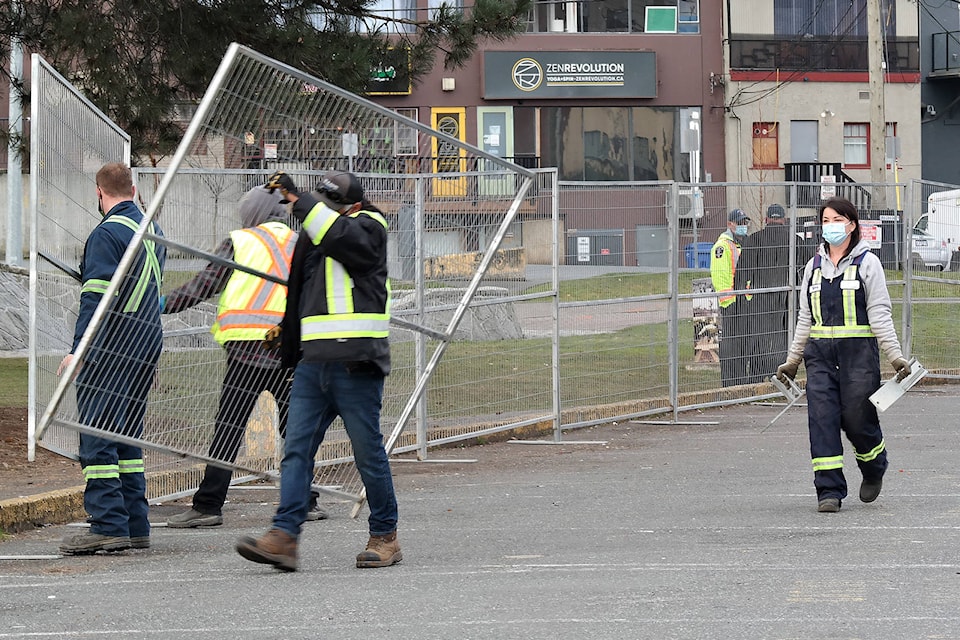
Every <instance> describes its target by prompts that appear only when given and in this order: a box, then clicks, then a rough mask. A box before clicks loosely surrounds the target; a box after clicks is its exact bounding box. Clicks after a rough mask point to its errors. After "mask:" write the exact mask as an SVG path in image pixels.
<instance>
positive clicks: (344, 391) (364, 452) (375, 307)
mask: <svg viewBox="0 0 960 640" xmlns="http://www.w3.org/2000/svg"><path fill="white" fill-rule="evenodd" d="M267 186H268V187H270V188H272V189H277V190H278V191H279V192H280V193H282V194H283V196H284V197H285V198H286V199H288V200H289V201H290V202H292V203H293V209H292V212H293V215H294V216H295V217H296V218H297V219H298V220H300V221H301V222H302V224H303V231H302V232H301V234H300V239H299V240H298V242H297V248H296V251H295V252H294V257H293V264H292V265H291V268H290V304H289V305H288V309H287V313H286V315H285V316H284V319H283V325H282V327H283V330H282V333H281V336H280V337H281V351H282V352H283V354H284V357H285V360H286V359H289V361H295V362H296V370H295V372H294V376H293V390H292V391H291V394H290V424H289V427H288V429H287V442H286V446H285V447H284V450H283V462H282V463H281V465H280V504H279V505H278V506H277V510H276V513H275V514H274V516H273V526H272V527H271V528H270V529H269V530H268V531H267V532H266V533H265V534H263V535H262V536H260V537H259V538H254V537H252V536H244V537H243V538H240V539H239V540H238V541H237V545H236V549H237V553H239V554H240V555H241V556H243V557H244V558H246V559H247V560H250V561H251V562H258V563H260V564H269V565H273V566H274V567H276V568H278V569H280V570H282V571H296V570H297V564H298V546H299V542H300V534H301V532H302V529H301V525H302V524H303V520H304V514H305V513H306V510H307V498H308V495H307V491H308V489H309V488H310V483H311V481H312V479H313V474H314V471H313V469H314V458H315V457H316V455H317V451H318V449H319V447H320V445H321V444H323V439H324V436H325V435H326V432H327V428H328V427H329V426H330V425H331V424H332V423H333V421H334V420H335V419H336V418H337V417H338V416H339V417H340V418H341V419H342V421H343V428H344V430H345V431H346V432H347V436H348V437H349V438H350V445H351V447H352V448H353V460H354V463H355V464H356V467H357V471H358V472H359V473H360V478H361V479H362V480H363V488H364V490H365V491H366V498H367V504H368V505H369V506H370V515H369V517H368V518H367V529H368V531H369V533H370V537H369V539H368V541H367V546H366V548H365V549H364V550H363V551H361V552H360V553H359V554H357V564H356V566H357V568H358V569H370V568H380V567H389V566H391V565H394V564H396V563H398V562H400V561H401V560H402V559H403V554H402V553H401V551H400V542H399V540H398V539H397V521H398V517H399V516H398V511H397V498H396V493H395V492H394V487H393V477H392V475H391V473H390V460H389V459H388V457H387V451H386V449H385V447H384V443H383V432H382V431H381V425H380V409H381V407H382V405H383V385H384V380H385V378H386V376H387V375H389V373H390V278H389V277H388V271H387V221H386V218H384V215H383V213H382V212H381V211H380V210H379V209H377V207H376V206H374V205H373V204H372V203H371V202H370V201H369V200H367V198H366V197H365V195H364V189H363V186H362V185H361V184H360V181H359V180H358V179H357V177H356V176H355V175H354V174H352V173H347V172H338V171H334V172H330V173H328V174H326V175H324V177H323V180H322V181H321V182H320V185H319V186H318V187H317V188H316V190H315V191H313V192H309V191H303V192H301V191H300V190H298V189H297V186H296V184H295V183H294V182H293V179H292V178H291V177H290V176H289V175H287V174H286V173H284V172H283V171H278V172H277V173H275V174H273V175H272V176H270V179H269V180H268V181H267Z"/></svg>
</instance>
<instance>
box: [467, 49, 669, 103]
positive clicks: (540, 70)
mask: <svg viewBox="0 0 960 640" xmlns="http://www.w3.org/2000/svg"><path fill="white" fill-rule="evenodd" d="M483 97H484V98H485V99H503V98H507V99H523V98H534V97H536V98H656V97H657V56H656V53H654V52H653V51H536V52H529V51H486V52H484V54H483Z"/></svg>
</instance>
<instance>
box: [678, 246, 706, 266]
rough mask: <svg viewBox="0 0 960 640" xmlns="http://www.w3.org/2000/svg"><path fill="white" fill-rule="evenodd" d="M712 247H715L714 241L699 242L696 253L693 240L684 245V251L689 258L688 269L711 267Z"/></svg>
mask: <svg viewBox="0 0 960 640" xmlns="http://www.w3.org/2000/svg"><path fill="white" fill-rule="evenodd" d="M711 249H713V243H712V242H698V243H697V246H696V255H694V246H693V243H692V242H691V243H690V244H688V245H687V246H686V247H684V249H683V253H684V255H685V256H686V259H687V269H709V268H710V250H711Z"/></svg>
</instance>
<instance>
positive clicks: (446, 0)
mask: <svg viewBox="0 0 960 640" xmlns="http://www.w3.org/2000/svg"><path fill="white" fill-rule="evenodd" d="M444 5H446V6H447V8H448V9H451V10H453V11H455V12H456V13H463V0H427V9H428V10H429V15H430V19H431V20H433V19H435V18H436V16H437V11H438V10H439V9H440V8H441V7H443V6H444Z"/></svg>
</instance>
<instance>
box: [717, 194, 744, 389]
mask: <svg viewBox="0 0 960 640" xmlns="http://www.w3.org/2000/svg"><path fill="white" fill-rule="evenodd" d="M749 225H750V218H749V216H747V214H746V213H744V212H743V210H742V209H734V210H732V211H731V212H730V213H729V215H728V216H727V229H726V231H724V232H723V233H721V234H720V237H719V238H717V241H716V242H715V243H714V244H713V248H712V249H711V251H710V279H711V280H712V281H713V290H714V291H716V292H717V300H718V303H719V305H720V380H721V382H722V384H723V386H725V387H728V386H731V385H736V384H744V383H745V382H746V381H747V375H746V374H747V371H746V370H747V356H746V354H745V350H744V336H745V334H746V331H747V328H746V318H745V317H744V316H743V312H742V311H741V308H740V298H741V297H742V296H737V295H734V294H733V293H732V291H733V290H734V286H733V280H734V274H735V273H736V270H737V260H738V259H739V257H740V243H741V242H743V240H744V238H746V237H747V234H748V233H749Z"/></svg>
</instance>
